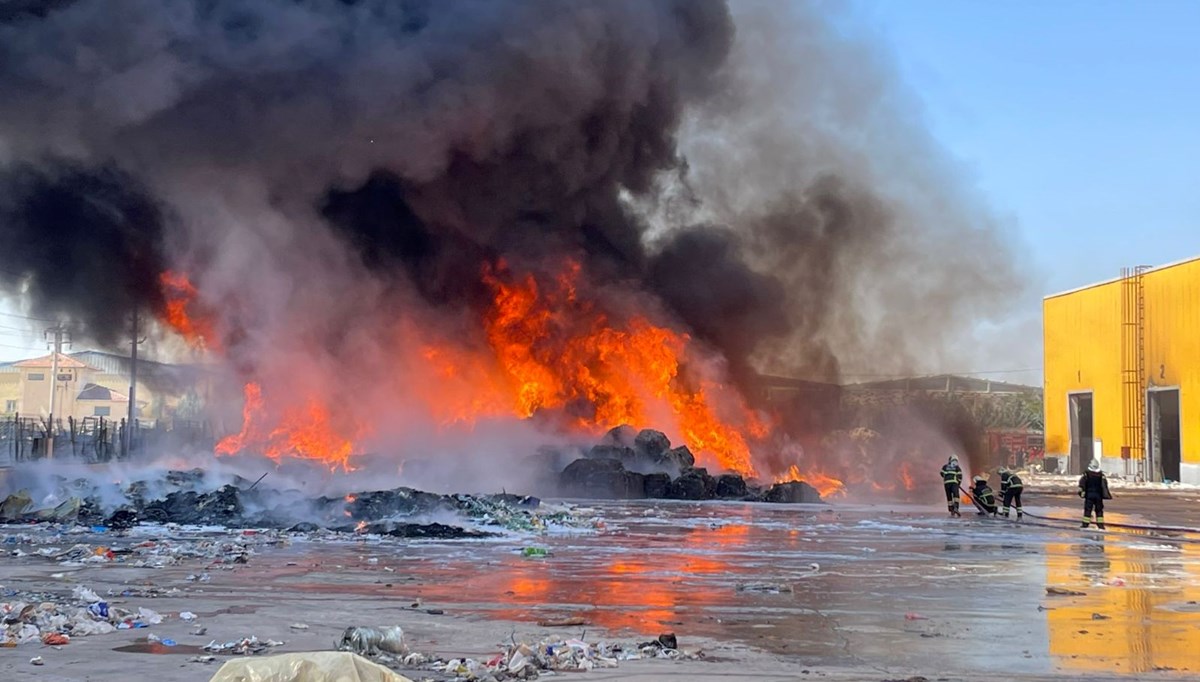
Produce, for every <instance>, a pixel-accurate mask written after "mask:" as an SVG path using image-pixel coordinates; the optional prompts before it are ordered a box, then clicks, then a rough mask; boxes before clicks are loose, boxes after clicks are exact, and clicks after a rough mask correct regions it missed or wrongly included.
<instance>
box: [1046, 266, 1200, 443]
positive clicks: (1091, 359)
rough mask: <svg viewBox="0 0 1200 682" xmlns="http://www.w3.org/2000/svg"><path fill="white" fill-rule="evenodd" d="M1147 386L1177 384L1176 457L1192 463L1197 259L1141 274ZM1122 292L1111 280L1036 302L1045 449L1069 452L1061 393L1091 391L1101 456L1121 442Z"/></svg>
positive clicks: (1197, 422) (1198, 417)
mask: <svg viewBox="0 0 1200 682" xmlns="http://www.w3.org/2000/svg"><path fill="white" fill-rule="evenodd" d="M1142 282H1143V299H1144V302H1145V318H1144V327H1143V329H1144V331H1143V335H1144V341H1145V346H1144V348H1145V351H1144V352H1145V366H1144V372H1145V377H1146V382H1147V385H1148V387H1150V388H1154V387H1178V388H1179V395H1180V440H1181V460H1182V461H1183V462H1184V463H1187V464H1200V258H1198V259H1193V260H1190V261H1186V262H1183V263H1178V264H1175V265H1170V266H1165V267H1162V268H1159V269H1155V270H1150V271H1148V272H1146V273H1145V275H1143V279H1142ZM1123 296H1124V291H1123V288H1122V283H1121V282H1120V281H1119V280H1116V281H1110V282H1105V283H1102V284H1097V285H1095V286H1091V287H1087V288H1083V289H1078V290H1075V291H1070V292H1067V293H1063V294H1058V295H1055V296H1050V297H1047V298H1046V299H1045V300H1044V301H1043V303H1042V313H1043V341H1044V348H1045V350H1044V352H1045V357H1044V368H1045V370H1044V371H1045V410H1046V454H1047V455H1050V456H1063V455H1066V454H1068V453H1069V452H1070V445H1071V444H1070V417H1069V414H1068V396H1069V395H1070V393H1072V392H1075V391H1091V392H1092V394H1093V401H1094V402H1093V414H1094V422H1095V423H1094V435H1095V438H1096V439H1097V440H1100V441H1101V447H1102V454H1103V455H1104V456H1105V457H1119V456H1120V452H1121V446H1123V445H1126V444H1127V443H1126V442H1125V441H1126V434H1125V428H1124V414H1123V407H1124V399H1125V398H1124V386H1123V377H1122V373H1121V370H1122V357H1121V353H1122V349H1121V342H1122V318H1121V301H1122V298H1123Z"/></svg>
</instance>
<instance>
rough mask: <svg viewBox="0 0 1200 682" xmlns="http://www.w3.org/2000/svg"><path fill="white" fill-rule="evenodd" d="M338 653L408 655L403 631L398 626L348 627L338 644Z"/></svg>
mask: <svg viewBox="0 0 1200 682" xmlns="http://www.w3.org/2000/svg"><path fill="white" fill-rule="evenodd" d="M338 650H339V651H352V652H354V653H356V654H375V653H387V654H400V655H401V656H403V655H404V654H407V653H408V647H407V646H405V644H404V630H403V629H402V628H401V627H400V626H399V625H392V626H389V627H382V628H370V627H354V626H352V627H348V628H346V631H345V632H343V633H342V640H341V642H339V643H338Z"/></svg>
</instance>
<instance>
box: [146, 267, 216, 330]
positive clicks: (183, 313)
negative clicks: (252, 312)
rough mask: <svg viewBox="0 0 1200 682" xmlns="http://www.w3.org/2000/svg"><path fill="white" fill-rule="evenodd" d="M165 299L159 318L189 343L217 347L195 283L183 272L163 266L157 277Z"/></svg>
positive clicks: (209, 317) (209, 313)
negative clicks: (198, 298) (164, 268)
mask: <svg viewBox="0 0 1200 682" xmlns="http://www.w3.org/2000/svg"><path fill="white" fill-rule="evenodd" d="M158 281H159V285H160V286H161V287H162V294H163V299H164V300H165V302H166V306H165V308H164V309H163V310H162V321H163V322H165V323H166V324H167V325H168V326H170V327H171V328H172V329H174V330H175V331H176V332H177V333H178V334H179V335H180V336H182V337H183V338H184V340H185V341H187V342H188V343H189V344H190V345H191V346H193V347H195V348H201V349H210V350H220V347H219V345H218V341H217V336H216V332H215V324H214V321H213V315H212V311H210V310H207V309H205V308H204V307H203V306H202V305H201V304H200V303H199V302H198V301H197V300H196V297H197V293H196V287H195V285H193V284H192V282H191V280H189V279H188V277H187V275H185V274H183V273H179V272H172V271H170V270H167V271H165V272H163V273H162V274H161V275H159V277H158Z"/></svg>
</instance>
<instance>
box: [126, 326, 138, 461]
mask: <svg viewBox="0 0 1200 682" xmlns="http://www.w3.org/2000/svg"><path fill="white" fill-rule="evenodd" d="M137 347H138V311H137V306H136V305H135V306H134V307H133V335H132V336H130V337H129V415H128V417H126V419H125V456H126V457H128V456H130V454H131V453H132V452H133V428H134V425H135V424H137Z"/></svg>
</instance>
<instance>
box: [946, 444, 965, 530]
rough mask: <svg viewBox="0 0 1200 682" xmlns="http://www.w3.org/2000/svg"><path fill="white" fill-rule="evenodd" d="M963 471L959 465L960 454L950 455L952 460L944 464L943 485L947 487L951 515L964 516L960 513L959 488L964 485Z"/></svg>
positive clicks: (947, 503)
mask: <svg viewBox="0 0 1200 682" xmlns="http://www.w3.org/2000/svg"><path fill="white" fill-rule="evenodd" d="M962 477H963V471H962V467H960V466H958V455H950V461H948V462H946V464H945V465H943V466H942V487H944V488H945V489H946V508H947V509H949V510H950V515H951V516H962V514H960V513H958V488H959V486H961V485H962Z"/></svg>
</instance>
